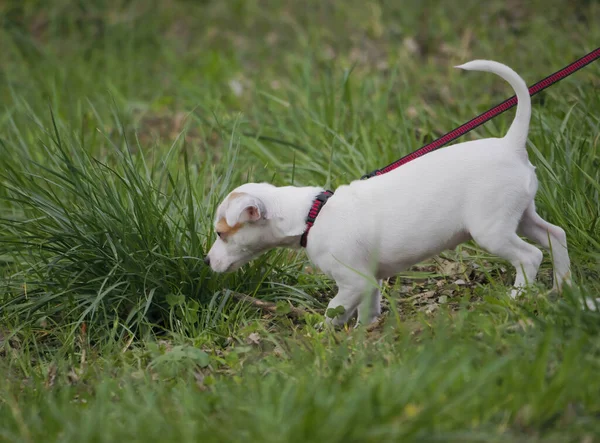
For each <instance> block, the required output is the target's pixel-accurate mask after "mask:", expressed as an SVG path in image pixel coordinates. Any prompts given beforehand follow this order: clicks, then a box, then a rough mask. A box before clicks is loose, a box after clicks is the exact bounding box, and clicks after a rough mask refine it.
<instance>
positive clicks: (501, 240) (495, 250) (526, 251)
mask: <svg viewBox="0 0 600 443" xmlns="http://www.w3.org/2000/svg"><path fill="white" fill-rule="evenodd" d="M471 235H472V236H473V239H474V240H475V241H476V242H477V243H478V244H479V245H480V246H481V247H483V248H484V249H486V250H487V251H489V252H491V253H492V254H496V255H498V256H499V257H502V258H504V259H506V260H508V261H510V263H511V264H512V265H513V266H514V267H515V269H516V278H515V284H514V288H513V290H512V291H511V294H510V295H511V297H513V298H516V297H517V295H518V294H519V292H520V290H521V289H522V288H524V287H525V286H526V285H528V284H530V283H532V282H533V281H534V280H535V276H536V274H537V271H538V269H539V267H540V264H541V263H542V259H543V254H542V251H540V250H539V249H538V248H536V247H535V246H533V245H531V244H529V243H527V242H526V241H524V240H522V239H521V238H520V237H519V236H518V235H517V234H516V233H515V232H514V231H513V232H510V231H508V232H506V231H505V230H492V231H489V232H485V233H483V234H481V233H480V234H479V235H478V234H477V233H471Z"/></svg>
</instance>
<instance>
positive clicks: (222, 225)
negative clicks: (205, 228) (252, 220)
mask: <svg viewBox="0 0 600 443" xmlns="http://www.w3.org/2000/svg"><path fill="white" fill-rule="evenodd" d="M242 226H244V224H243V223H236V224H235V226H229V225H228V224H227V221H226V220H225V217H223V218H221V219H220V220H219V221H218V222H217V224H216V226H215V230H216V231H217V232H220V233H221V236H222V237H223V236H229V235H233V234H235V233H236V232H237V231H239V230H240V229H241V227H242Z"/></svg>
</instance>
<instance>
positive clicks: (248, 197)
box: [204, 183, 280, 272]
mask: <svg viewBox="0 0 600 443" xmlns="http://www.w3.org/2000/svg"><path fill="white" fill-rule="evenodd" d="M272 189H275V186H273V185H270V184H267V183H248V184H246V185H243V186H240V187H239V188H237V189H235V190H234V191H233V192H231V193H230V194H229V195H228V196H227V197H226V198H225V200H224V201H223V202H222V203H221V204H220V205H219V207H218V208H217V214H216V217H215V233H216V234H217V239H216V241H215V243H214V244H213V245H212V247H211V248H210V251H209V252H208V254H207V255H206V258H205V260H204V261H205V262H206V264H209V265H210V267H211V268H212V270H213V271H215V272H230V271H235V270H237V269H239V268H240V267H241V266H243V265H244V264H246V263H248V262H249V261H250V260H252V259H253V258H255V257H257V256H258V255H260V254H262V253H263V252H266V251H267V250H269V249H271V248H273V247H275V246H277V245H278V242H279V240H280V238H279V237H278V235H277V234H278V231H277V229H276V227H275V226H274V223H273V217H272V214H270V213H269V210H268V207H267V203H266V201H265V200H267V198H266V197H265V196H268V195H269V192H270V191H271V190H272Z"/></svg>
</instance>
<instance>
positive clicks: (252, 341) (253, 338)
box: [246, 332, 260, 345]
mask: <svg viewBox="0 0 600 443" xmlns="http://www.w3.org/2000/svg"><path fill="white" fill-rule="evenodd" d="M246 343H248V344H249V345H258V344H260V335H258V334H257V333H256V332H253V333H252V334H250V335H249V336H248V337H247V338H246Z"/></svg>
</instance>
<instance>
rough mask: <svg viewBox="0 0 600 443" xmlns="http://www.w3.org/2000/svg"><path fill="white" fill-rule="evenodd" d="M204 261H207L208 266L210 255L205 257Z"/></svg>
mask: <svg viewBox="0 0 600 443" xmlns="http://www.w3.org/2000/svg"><path fill="white" fill-rule="evenodd" d="M204 263H206V265H207V266H210V257H209V256H208V255H207V256H206V257H204Z"/></svg>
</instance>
